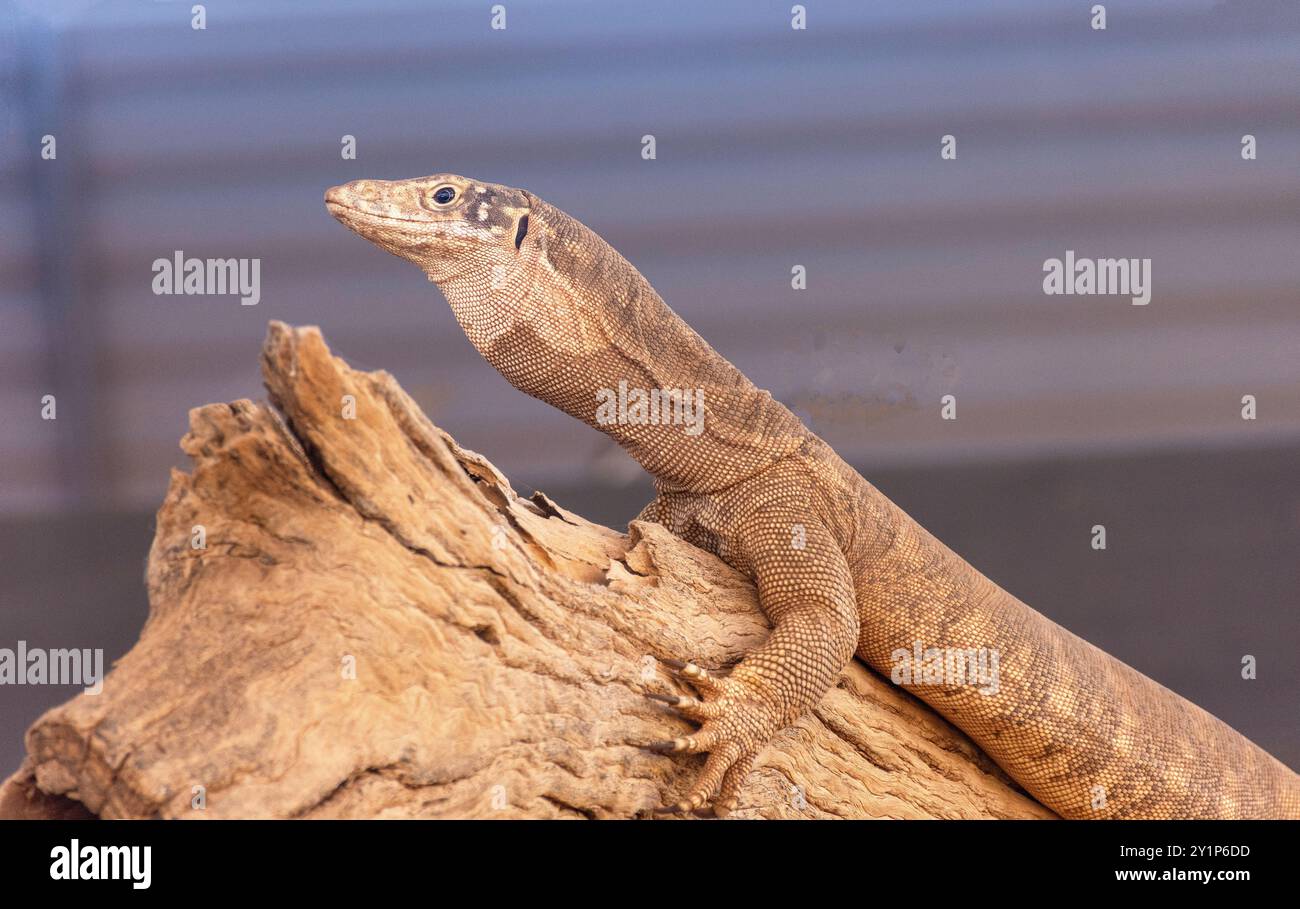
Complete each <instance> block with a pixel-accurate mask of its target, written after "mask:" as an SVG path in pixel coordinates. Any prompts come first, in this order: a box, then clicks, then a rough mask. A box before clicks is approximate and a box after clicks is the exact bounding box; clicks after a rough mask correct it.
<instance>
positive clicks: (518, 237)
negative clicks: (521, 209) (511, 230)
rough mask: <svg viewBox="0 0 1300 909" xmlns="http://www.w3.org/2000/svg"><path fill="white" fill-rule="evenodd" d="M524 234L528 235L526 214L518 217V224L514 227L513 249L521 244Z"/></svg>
mask: <svg viewBox="0 0 1300 909" xmlns="http://www.w3.org/2000/svg"><path fill="white" fill-rule="evenodd" d="M526 236H528V216H527V215H524V216H523V217H522V218H520V219H519V226H518V227H517V228H515V249H518V248H519V247H520V246H522V245H523V242H524V237H526Z"/></svg>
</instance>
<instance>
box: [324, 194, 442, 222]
mask: <svg viewBox="0 0 1300 909" xmlns="http://www.w3.org/2000/svg"><path fill="white" fill-rule="evenodd" d="M325 207H326V208H327V209H329V213H330V214H331V215H333V216H334V217H335V218H337V219H338V220H340V221H342V220H344V219H345V218H355V219H358V220H363V221H374V222H377V223H383V222H385V221H391V222H396V223H399V224H428V223H430V222H429V221H427V220H425V219H423V218H398V217H396V216H394V215H381V214H376V213H375V212H372V211H366V210H365V209H363V208H355V207H353V206H351V205H347V204H345V203H343V202H336V201H334V200H333V199H328V198H327V199H326V200H325Z"/></svg>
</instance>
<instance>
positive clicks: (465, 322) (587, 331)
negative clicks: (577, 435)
mask: <svg viewBox="0 0 1300 909" xmlns="http://www.w3.org/2000/svg"><path fill="white" fill-rule="evenodd" d="M531 221H532V224H533V227H532V228H531V229H530V231H529V236H530V238H532V239H533V243H530V244H528V247H529V248H528V249H526V250H523V251H522V252H524V253H525V256H524V257H521V262H520V265H519V267H518V268H516V269H512V270H511V273H509V274H507V275H506V276H505V277H504V279H503V280H501V279H499V280H498V281H497V282H496V283H497V287H496V291H495V295H494V296H491V297H490V299H485V295H484V291H483V288H482V284H481V282H478V281H473V280H472V279H470V278H468V277H458V278H453V279H451V280H448V281H446V282H442V283H441V284H440V286H441V287H442V290H443V292H444V294H445V295H446V296H447V299H448V301H449V302H450V303H451V305H452V309H453V310H454V311H455V312H456V316H457V319H458V320H459V321H460V323H461V326H462V328H464V329H465V332H466V334H467V335H468V336H469V338H470V340H471V342H473V343H474V345H475V346H476V347H478V349H479V351H480V352H481V353H482V354H483V356H484V357H485V358H486V359H487V360H488V362H489V363H491V364H492V365H493V366H494V367H495V368H496V369H497V370H498V371H499V372H500V373H501V374H502V375H504V376H505V377H506V379H507V380H509V381H510V383H511V384H513V385H514V386H515V387H516V388H519V389H520V390H521V391H524V392H525V393H527V394H529V395H532V396H533V397H535V398H538V399H540V400H543V401H546V402H547V403H548V404H551V405H553V406H555V407H558V408H559V409H561V410H563V411H565V412H566V413H568V414H570V415H572V416H574V417H576V418H577V419H579V420H582V421H583V422H584V423H586V424H588V425H589V426H593V427H595V428H596V429H598V430H600V431H601V432H604V433H606V434H607V435H609V436H611V437H612V438H614V439H615V440H616V441H617V442H618V443H619V444H620V445H621V446H622V447H623V448H624V449H625V450H626V451H627V452H628V453H629V454H630V455H631V456H632V457H633V458H635V459H636V460H637V461H638V462H639V463H640V464H641V466H642V467H644V468H645V469H646V470H647V471H648V472H649V473H651V474H653V475H654V476H655V478H656V479H657V480H658V481H659V485H660V487H661V488H668V489H677V490H684V491H692V492H710V491H715V490H718V489H722V488H725V487H727V486H730V485H732V484H734V483H737V482H740V481H741V480H744V479H747V478H749V477H751V476H753V475H754V474H756V473H758V472H759V471H761V470H763V469H764V468H766V467H768V466H770V465H771V464H774V463H776V462H777V461H779V460H781V459H782V458H785V457H787V456H788V455H790V454H791V453H793V452H795V451H797V450H799V449H800V447H801V446H803V445H804V444H805V442H806V440H807V439H808V437H809V435H810V434H809V432H808V430H807V429H805V428H804V426H803V424H802V423H800V422H799V419H798V418H797V417H795V416H794V414H792V413H791V412H790V411H789V410H788V409H786V408H785V407H784V406H783V405H782V404H780V403H779V402H777V401H776V400H774V399H773V398H772V396H771V394H769V393H768V392H767V391H764V390H762V389H759V388H756V387H755V386H754V384H753V383H752V382H750V381H749V379H747V378H746V377H745V376H744V374H743V373H741V372H740V370H738V369H737V368H736V367H735V366H733V365H732V364H731V363H730V362H728V361H727V360H726V359H725V358H723V357H722V356H721V355H720V354H719V353H718V352H717V351H715V350H714V349H713V348H712V347H710V346H709V344H708V343H707V342H706V341H705V340H704V339H703V338H701V337H700V336H699V335H698V334H697V333H696V332H695V331H694V330H693V329H692V328H691V327H690V326H689V325H687V324H686V323H685V322H684V321H683V320H682V319H681V318H680V317H679V316H678V315H677V314H676V313H675V312H673V311H672V310H671V309H670V308H669V307H668V305H667V304H665V303H664V301H663V299H662V298H661V297H660V296H659V294H657V293H656V292H655V290H654V288H653V287H651V286H650V283H649V282H648V281H646V279H645V278H644V277H643V276H642V275H641V273H640V272H638V271H637V270H636V269H635V268H633V267H632V265H631V264H630V263H629V262H628V261H627V260H626V259H624V258H623V257H622V256H621V255H619V254H618V252H617V251H615V250H614V249H613V247H611V246H610V245H609V244H608V243H606V242H605V241H604V240H603V239H601V238H600V237H599V236H598V235H597V234H595V233H594V232H593V231H591V230H589V229H588V228H587V227H585V226H584V225H582V224H581V223H579V222H578V221H576V220H574V219H573V218H570V217H569V216H568V215H565V214H564V213H563V212H561V211H559V210H558V209H555V208H554V207H553V206H550V205H548V204H546V203H545V202H542V201H541V200H536V201H535V203H534V208H533V210H532V212H531ZM486 313H490V319H489V318H487V317H486V316H485V314H486Z"/></svg>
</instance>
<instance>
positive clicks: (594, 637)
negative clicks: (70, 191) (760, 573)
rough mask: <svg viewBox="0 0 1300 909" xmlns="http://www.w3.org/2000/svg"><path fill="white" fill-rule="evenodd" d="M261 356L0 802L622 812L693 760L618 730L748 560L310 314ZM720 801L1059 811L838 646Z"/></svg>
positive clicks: (378, 813) (685, 780)
mask: <svg viewBox="0 0 1300 909" xmlns="http://www.w3.org/2000/svg"><path fill="white" fill-rule="evenodd" d="M262 370H263V375H264V379H265V383H266V387H267V389H268V391H269V393H270V403H266V404H256V403H253V402H251V401H247V400H241V401H235V402H233V403H230V404H210V405H208V406H206V407H200V408H198V409H196V410H194V411H192V412H191V413H190V431H189V433H188V434H187V435H186V436H185V437H184V438H183V439H182V441H181V447H182V448H183V449H184V451H185V452H186V453H187V454H188V455H189V456H190V457H191V458H192V459H193V462H194V466H193V470H192V471H191V472H190V473H184V472H182V471H173V473H172V477H171V484H170V487H169V489H168V492H167V496H166V499H165V500H164V502H163V504H162V507H161V508H160V509H159V511H158V518H157V533H156V536H155V538H154V543H153V547H152V550H151V552H150V554H149V567H148V576H147V580H148V592H149V603H150V613H149V619H148V621H147V622H146V624H145V626H144V628H143V630H142V632H141V634H140V639H139V641H138V643H137V644H136V645H135V647H134V648H132V650H131V651H130V652H129V653H127V654H126V655H125V656H124V657H123V658H122V659H121V660H119V661H118V662H117V663H116V665H115V667H114V669H113V671H112V672H111V673H110V674H109V675H108V677H107V679H105V681H104V687H103V691H102V693H100V694H98V695H90V694H80V695H78V696H77V697H76V698H74V699H73V700H71V701H69V702H67V703H65V704H63V705H61V706H59V707H56V708H55V709H53V710H51V711H49V712H48V713H46V714H45V715H44V716H43V717H41V718H40V719H39V720H38V721H37V722H36V723H35V724H33V726H32V727H31V728H30V729H29V730H28V732H27V736H26V744H27V752H28V757H27V759H26V761H25V762H24V764H23V766H22V767H21V768H20V769H19V770H18V771H17V772H16V773H15V774H14V775H13V776H12V777H11V778H10V779H9V780H8V781H7V782H6V783H5V784H4V786H3V788H0V816H3V817H51V816H77V815H78V814H84V813H85V812H87V811H88V812H90V813H93V814H94V815H97V816H100V817H106V818H107V817H113V818H119V817H125V818H148V817H163V818H192V817H214V818H232V817H253V818H261V817H269V818H340V817H342V818H351V817H381V818H406V817H430V818H439V817H442V818H446V817H457V818H460V817H477V818H494V817H500V818H511V817H530V818H556V817H588V818H630V817H636V816H644V815H646V814H647V813H648V811H649V809H651V808H652V807H654V806H656V805H659V804H662V803H664V802H667V801H670V800H672V799H674V798H676V797H678V796H680V795H681V793H682V792H684V790H685V788H686V787H688V786H689V784H690V782H691V780H692V779H693V778H694V776H695V774H696V773H697V772H698V770H699V766H700V763H701V762H702V760H703V759H702V757H693V758H671V757H666V756H662V755H657V754H653V753H649V752H646V751H644V750H641V749H639V748H636V747H634V746H631V745H629V744H627V741H628V740H636V739H641V740H645V739H657V738H665V737H671V736H674V735H679V734H682V733H685V732H686V731H687V730H688V729H690V728H691V727H690V726H689V724H687V723H685V722H684V721H682V720H680V719H678V718H676V717H675V716H674V715H673V714H672V713H671V711H670V710H668V709H667V708H664V707H663V706H662V705H658V704H656V703H655V702H652V701H649V700H647V699H646V698H644V697H643V693H644V692H645V691H647V690H655V691H660V692H672V691H677V692H683V693H684V691H685V689H683V688H682V687H681V686H680V685H679V684H678V683H676V682H674V681H673V680H672V679H671V677H670V676H668V675H667V674H666V673H665V672H664V671H663V669H662V668H661V667H659V666H658V664H657V663H656V661H655V657H674V658H684V659H694V660H696V661H698V662H700V663H701V664H703V665H705V666H708V667H711V668H725V667H727V666H729V665H732V664H734V663H735V662H736V661H737V660H738V659H739V658H740V657H741V656H742V655H743V654H744V652H745V651H747V650H748V649H750V648H752V647H753V646H754V645H755V644H757V643H758V642H760V641H761V640H762V639H763V637H764V635H766V633H767V627H768V626H767V624H766V622H765V620H764V618H763V615H762V613H761V612H760V611H759V609H758V606H757V603H756V600H755V596H754V589H753V586H752V584H751V583H750V582H749V581H748V580H747V579H746V578H745V577H743V576H742V575H740V574H739V573H737V572H736V571H734V570H733V569H731V568H730V567H728V566H727V565H725V564H723V563H722V562H721V561H719V560H718V559H716V558H715V557H713V556H712V555H710V554H708V553H705V552H703V551H701V550H699V549H696V548H694V547H692V546H690V545H689V544H687V543H684V542H682V541H681V540H679V539H677V538H676V537H674V536H672V535H671V534H670V533H668V531H666V530H665V529H664V528H662V527H660V526H658V525H655V524H647V523H642V522H633V524H632V525H631V526H630V528H629V532H628V533H627V534H622V533H618V532H616V531H613V530H610V529H608V528H605V527H601V526H598V525H595V524H592V523H590V522H588V521H585V520H583V519H582V518H581V517H579V516H577V515H575V514H572V513H570V512H568V511H566V510H565V509H563V508H561V507H560V506H558V505H556V504H555V503H553V502H551V501H550V500H549V499H547V498H546V497H545V496H544V495H543V494H541V493H537V494H534V495H533V496H532V497H531V498H525V497H520V496H517V495H516V494H515V492H514V491H513V490H512V489H511V487H510V484H509V483H508V481H507V480H506V479H505V478H504V477H503V476H502V475H501V474H500V473H499V472H498V471H497V470H496V469H495V468H494V467H493V466H492V465H491V464H490V463H489V462H488V461H486V460H485V459H484V458H482V457H481V456H479V455H476V454H474V453H473V452H470V451H467V450H464V449H462V448H460V447H459V446H458V445H457V444H456V442H455V441H454V440H453V439H452V438H451V437H450V436H449V435H447V434H446V433H445V432H443V431H442V430H441V429H439V428H438V427H436V426H434V425H433V424H432V423H431V422H430V421H429V420H428V419H427V418H426V417H425V416H424V415H423V414H422V413H421V412H420V410H419V409H418V408H417V407H416V405H415V404H414V402H413V401H412V400H411V399H410V398H409V397H408V396H407V395H406V393H405V392H403V391H402V389H401V388H400V387H399V386H398V384H397V382H396V381H395V380H394V379H393V378H392V376H390V375H388V374H387V373H385V372H374V373H365V372H357V371H354V370H352V369H350V368H349V367H348V366H347V365H346V364H345V363H344V362H343V361H342V360H340V359H338V358H336V357H334V356H332V355H331V354H330V352H329V350H328V348H327V347H326V345H325V342H324V341H323V340H322V338H321V335H320V333H319V332H318V331H317V330H316V329H314V328H291V327H289V326H286V325H283V324H281V323H272V324H271V327H270V331H269V333H268V336H267V340H266V342H265V346H264V349H263V353H262ZM349 396H351V397H349ZM539 406H540V405H539ZM353 407H354V411H352V410H350V409H349V408H353ZM196 526H202V528H203V530H204V533H205V535H206V548H202V549H196V548H194V547H193V546H192V545H191V541H192V539H193V538H194V534H195V528H196ZM196 787H201V789H199V790H196ZM196 791H201V792H202V795H203V801H204V803H205V804H204V806H203V807H202V808H196V807H194V805H195V798H196V796H195V793H196ZM734 816H736V817H742V818H743V817H748V818H829V817H849V818H988V817H994V818H999V817H1014V818H1020V817H1049V816H1051V815H1050V812H1048V811H1047V810H1046V809H1044V808H1043V807H1041V806H1040V805H1038V804H1037V803H1036V802H1034V801H1033V800H1032V799H1030V798H1028V797H1027V796H1025V795H1024V794H1023V793H1021V792H1020V791H1019V790H1018V789H1016V788H1015V786H1014V784H1012V783H1010V781H1009V780H1008V778H1007V777H1006V776H1005V775H1004V774H1003V773H1002V772H1001V771H1000V770H999V769H998V768H997V767H996V766H994V765H993V764H992V762H991V761H990V760H989V759H988V758H987V757H985V756H984V755H983V754H982V753H981V752H980V751H979V749H978V748H976V747H975V746H974V745H973V744H972V743H971V742H970V741H969V739H967V738H966V737H965V736H964V735H963V734H962V733H961V732H960V731H958V730H957V729H955V728H954V727H953V726H951V725H950V724H949V723H947V722H946V721H945V720H943V719H942V718H940V717H939V716H938V715H936V714H935V713H934V712H933V711H931V710H930V709H929V708H928V707H926V706H925V705H924V704H922V703H921V702H920V701H918V700H916V699H915V698H913V697H911V696H910V695H908V694H906V693H905V692H903V691H901V690H899V689H898V688H897V687H895V686H893V685H892V684H890V683H889V682H888V681H886V680H884V679H881V678H880V677H878V676H876V675H874V674H873V673H872V672H871V671H870V670H868V669H867V668H866V667H865V666H864V665H862V664H861V663H858V662H857V661H855V662H854V663H852V664H851V665H850V666H849V668H848V669H847V670H846V671H845V672H844V674H843V676H842V678H841V680H840V682H839V685H838V686H837V687H836V688H834V689H832V690H831V692H830V693H829V694H827V696H826V697H825V698H824V699H823V700H822V702H821V703H820V704H819V705H818V706H817V707H816V709H815V710H814V711H813V712H812V713H810V714H809V715H807V716H805V717H804V718H803V719H802V720H800V721H799V722H798V723H797V724H796V725H795V726H793V727H791V728H790V729H788V730H786V731H785V732H784V733H782V734H781V735H779V736H778V737H777V738H776V739H775V740H774V741H773V742H772V743H771V744H770V745H769V746H768V747H767V748H766V749H765V750H764V751H763V752H762V754H761V755H760V758H759V761H758V765H757V767H756V769H755V770H754V772H753V773H752V774H751V775H750V777H749V780H748V784H747V785H746V787H745V790H744V792H743V793H742V798H741V807H740V809H739V810H738V811H737V812H736V813H735V815H734Z"/></svg>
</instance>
